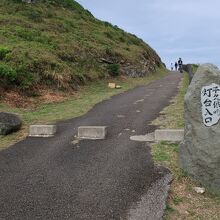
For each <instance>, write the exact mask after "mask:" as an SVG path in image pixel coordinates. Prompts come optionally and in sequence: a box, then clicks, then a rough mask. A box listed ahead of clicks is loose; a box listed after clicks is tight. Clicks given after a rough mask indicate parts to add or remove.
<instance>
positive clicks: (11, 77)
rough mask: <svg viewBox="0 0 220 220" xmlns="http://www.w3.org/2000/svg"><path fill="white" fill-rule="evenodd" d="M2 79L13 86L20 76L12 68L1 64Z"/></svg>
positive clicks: (0, 75) (0, 76)
mask: <svg viewBox="0 0 220 220" xmlns="http://www.w3.org/2000/svg"><path fill="white" fill-rule="evenodd" d="M0 78H1V79H3V80H6V82H7V84H11V83H15V82H16V80H17V78H18V74H17V72H16V70H15V69H13V68H12V67H10V66H8V65H6V64H0Z"/></svg>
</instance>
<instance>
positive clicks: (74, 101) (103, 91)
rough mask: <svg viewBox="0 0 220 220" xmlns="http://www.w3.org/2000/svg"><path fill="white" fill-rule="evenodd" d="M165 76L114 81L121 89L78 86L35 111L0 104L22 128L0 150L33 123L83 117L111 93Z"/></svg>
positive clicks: (103, 83)
mask: <svg viewBox="0 0 220 220" xmlns="http://www.w3.org/2000/svg"><path fill="white" fill-rule="evenodd" d="M166 73H167V71H165V70H163V71H161V70H160V71H157V72H156V73H155V74H152V75H150V76H147V77H144V78H135V79H132V78H124V77H123V78H120V77H118V78H114V82H115V83H116V84H118V85H120V86H122V89H120V90H117V89H110V88H108V87H107V85H108V82H109V81H108V80H99V81H98V82H90V83H88V85H86V86H83V87H81V88H80V89H79V91H78V92H77V93H76V94H74V95H72V96H69V95H68V97H67V99H66V100H64V101H62V102H59V103H51V104H43V105H40V106H39V107H38V108H36V109H22V108H10V107H9V106H7V105H5V104H3V103H0V111H5V112H12V113H17V114H18V115H19V116H20V117H21V118H22V120H23V121H24V125H23V128H22V130H21V131H20V132H17V133H15V134H11V135H8V136H5V137H0V149H3V148H5V147H8V146H9V145H10V144H12V143H14V142H16V141H18V140H20V139H21V138H22V137H25V136H26V135H27V127H28V125H30V124H32V123H41V122H42V123H50V122H54V121H57V120H64V119H69V118H74V117H77V116H80V115H83V114H85V113H86V112H87V111H88V110H89V109H91V108H92V106H94V104H96V103H98V102H100V101H102V100H104V99H108V98H109V97H111V96H112V95H114V94H117V93H120V92H123V91H126V90H128V89H131V88H134V87H136V86H137V85H146V84H149V83H150V82H152V81H153V80H156V79H159V78H161V77H163V76H165V75H166ZM36 98H37V97H36Z"/></svg>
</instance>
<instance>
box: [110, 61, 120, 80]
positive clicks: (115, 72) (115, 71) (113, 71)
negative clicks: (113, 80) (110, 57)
mask: <svg viewBox="0 0 220 220" xmlns="http://www.w3.org/2000/svg"><path fill="white" fill-rule="evenodd" d="M119 69H120V68H119V65H118V64H109V65H108V66H107V70H108V73H109V75H110V76H113V77H116V76H119Z"/></svg>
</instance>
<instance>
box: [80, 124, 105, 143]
mask: <svg viewBox="0 0 220 220" xmlns="http://www.w3.org/2000/svg"><path fill="white" fill-rule="evenodd" d="M106 135H107V127H106V126H81V127H78V138H80V139H91V140H96V139H105V137H106Z"/></svg>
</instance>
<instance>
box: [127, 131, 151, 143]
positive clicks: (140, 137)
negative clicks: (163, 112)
mask: <svg viewBox="0 0 220 220" xmlns="http://www.w3.org/2000/svg"><path fill="white" fill-rule="evenodd" d="M130 140H132V141H139V142H154V141H155V134H154V132H153V133H148V134H146V135H136V136H131V137H130Z"/></svg>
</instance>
